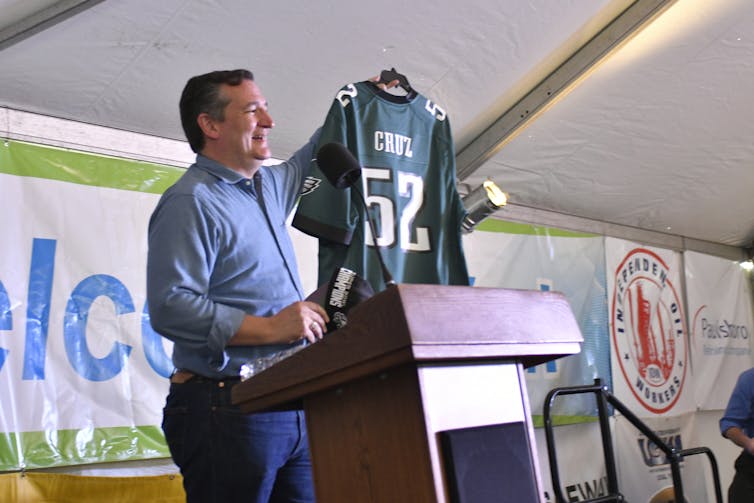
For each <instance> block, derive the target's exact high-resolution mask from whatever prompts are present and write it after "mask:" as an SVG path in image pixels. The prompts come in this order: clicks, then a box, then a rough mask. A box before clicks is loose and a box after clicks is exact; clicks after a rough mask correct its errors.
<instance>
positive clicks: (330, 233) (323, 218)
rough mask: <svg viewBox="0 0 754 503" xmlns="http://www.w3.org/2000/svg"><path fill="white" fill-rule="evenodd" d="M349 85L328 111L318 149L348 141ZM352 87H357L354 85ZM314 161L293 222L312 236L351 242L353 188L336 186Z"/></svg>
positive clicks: (352, 230)
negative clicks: (347, 108)
mask: <svg viewBox="0 0 754 503" xmlns="http://www.w3.org/2000/svg"><path fill="white" fill-rule="evenodd" d="M349 86H351V85H350V84H349ZM349 86H344V87H343V88H342V89H341V90H340V92H339V93H338V96H337V97H336V98H335V99H334V100H333V103H332V105H331V106H330V110H329V111H328V112H327V117H326V118H325V123H324V125H323V126H322V134H321V135H320V138H319V142H318V144H317V148H316V151H317V152H318V151H319V149H320V148H321V147H322V146H323V145H325V144H327V143H330V142H338V143H342V144H344V145H345V144H347V137H346V136H347V132H346V116H345V114H346V110H345V108H346V107H348V106H350V105H351V102H350V100H349V99H347V98H346V99H343V96H344V95H343V93H344V91H348V90H349ZM350 89H355V88H353V87H352V86H351V87H350ZM315 155H316V154H315ZM312 164H313V165H312V169H311V172H310V174H309V176H308V177H307V179H306V181H305V182H304V187H303V189H302V191H301V198H300V200H299V204H298V209H297V210H296V214H295V215H294V217H293V226H294V227H295V228H296V229H298V230H300V231H302V232H304V233H306V234H309V235H310V236H314V237H316V238H320V239H324V240H327V241H331V242H333V243H338V244H342V245H348V244H350V243H351V239H352V238H353V232H354V226H355V223H356V221H357V215H355V214H354V211H353V210H352V208H351V189H350V188H348V189H345V190H342V189H336V188H335V187H333V186H332V184H330V182H329V181H328V180H327V178H326V177H325V176H324V174H323V173H322V171H321V170H320V169H319V166H317V162H316V159H314V160H312Z"/></svg>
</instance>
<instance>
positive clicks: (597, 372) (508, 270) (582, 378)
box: [464, 220, 610, 416]
mask: <svg viewBox="0 0 754 503" xmlns="http://www.w3.org/2000/svg"><path fill="white" fill-rule="evenodd" d="M603 239H604V238H603V237H602V236H594V235H589V234H578V233H573V232H567V231H561V230H558V229H549V228H544V227H534V226H530V225H523V224H514V223H509V222H501V221H498V220H487V221H485V222H483V223H482V225H480V227H479V228H478V229H477V230H475V231H474V232H473V233H471V234H469V235H467V236H466V237H465V240H464V249H465V252H466V259H467V263H468V268H469V273H470V274H471V276H472V278H473V280H474V285H475V286H485V287H496V288H518V289H528V290H552V291H558V292H561V293H563V294H564V295H565V297H566V299H568V302H569V304H570V305H571V308H572V309H573V312H574V315H575V317H576V320H577V322H578V323H579V328H580V329H581V332H582V335H583V337H584V344H583V345H582V350H581V353H579V354H577V355H573V356H569V357H566V358H561V359H558V360H554V361H551V362H548V363H545V364H542V365H538V366H537V367H534V368H530V369H528V370H527V372H526V374H525V375H526V385H527V388H528V392H529V401H530V403H531V409H532V413H533V414H541V413H542V408H543V406H544V401H545V397H546V395H547V393H548V392H549V391H550V390H551V389H552V388H556V387H562V386H576V385H591V384H593V383H594V380H595V379H596V378H600V379H602V381H603V383H604V384H607V385H609V384H610V366H609V355H608V349H609V347H608V345H607V344H606V341H607V338H608V334H607V304H606V296H605V258H604V245H603ZM594 404H595V402H594V399H593V397H591V396H583V395H571V396H569V397H566V398H563V399H560V400H558V401H557V402H556V403H555V404H554V407H553V409H552V410H553V412H554V413H555V414H557V415H569V416H581V415H585V416H593V415H594V414H596V408H595V405H594Z"/></svg>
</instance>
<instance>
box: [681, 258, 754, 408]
mask: <svg viewBox="0 0 754 503" xmlns="http://www.w3.org/2000/svg"><path fill="white" fill-rule="evenodd" d="M684 259H685V266H686V294H687V297H688V310H689V320H690V326H691V349H692V352H691V355H692V365H693V367H692V368H693V372H694V399H695V402H696V405H697V407H699V408H700V409H702V410H715V409H724V408H725V407H726V405H727V404H728V398H729V397H730V392H731V391H732V390H733V387H734V386H735V384H736V380H737V379H738V375H739V374H740V373H741V372H743V371H744V370H746V369H749V368H751V362H752V359H751V336H752V334H754V320H753V319H752V309H751V288H750V282H749V278H748V275H747V273H746V272H745V271H744V270H743V269H741V267H740V266H739V265H738V262H734V261H731V260H725V259H721V258H718V257H712V256H709V255H703V254H701V253H694V252H686V253H685V254H684Z"/></svg>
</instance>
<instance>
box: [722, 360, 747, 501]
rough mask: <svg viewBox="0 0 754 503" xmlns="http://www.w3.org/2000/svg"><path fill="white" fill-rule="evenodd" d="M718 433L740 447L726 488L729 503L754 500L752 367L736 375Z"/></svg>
mask: <svg viewBox="0 0 754 503" xmlns="http://www.w3.org/2000/svg"><path fill="white" fill-rule="evenodd" d="M720 433H722V435H723V436H724V437H725V438H727V439H728V440H730V441H731V442H733V443H734V444H736V445H737V446H739V447H741V448H742V449H743V451H742V452H741V454H740V455H739V456H738V458H736V462H735V465H734V466H735V469H736V473H735V475H734V476H733V482H731V484H730V487H729V488H728V502H729V503H751V502H753V501H754V368H751V369H749V370H746V371H744V372H742V373H741V375H740V376H738V381H737V382H736V386H735V387H734V388H733V393H731V396H730V399H729V401H728V406H727V407H726V409H725V413H724V414H723V417H722V419H720Z"/></svg>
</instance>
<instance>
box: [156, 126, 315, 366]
mask: <svg viewBox="0 0 754 503" xmlns="http://www.w3.org/2000/svg"><path fill="white" fill-rule="evenodd" d="M318 136H319V132H317V133H315V134H314V136H312V138H311V139H310V140H309V143H307V144H306V145H305V146H304V147H302V148H301V149H300V150H299V151H298V152H296V153H295V154H294V155H293V157H291V159H289V160H288V161H287V162H285V163H283V164H279V165H276V166H263V167H262V168H261V169H260V170H259V172H258V173H259V174H260V175H261V179H262V186H263V199H264V205H265V207H266V211H267V213H268V215H269V222H271V224H272V225H270V223H268V220H267V218H266V217H265V214H264V210H263V209H262V207H261V206H260V204H259V201H258V198H257V193H256V190H255V187H254V185H255V184H254V181H253V180H251V179H247V178H244V177H243V176H241V175H240V174H238V173H236V172H235V171H233V170H231V169H229V168H226V167H224V166H223V165H221V164H219V163H217V162H215V161H213V160H211V159H208V158H206V157H204V156H202V155H198V156H197V159H196V163H195V164H193V165H191V167H189V169H188V170H187V171H186V173H184V174H183V176H182V177H181V178H180V179H179V180H178V181H177V182H176V183H175V184H174V185H173V186H172V187H170V188H169V189H168V190H167V191H165V193H164V194H163V195H162V197H161V199H160V201H159V203H158V204H157V207H156V208H155V210H154V212H153V213H152V217H151V219H150V221H149V252H148V258H147V301H148V305H149V316H150V320H151V323H152V327H153V328H154V330H155V331H156V332H157V333H159V334H160V335H162V336H164V337H166V338H168V339H170V340H171V341H173V342H174V347H173V364H174V365H175V367H176V368H179V369H185V370H190V371H192V372H194V373H197V374H200V375H203V376H205V377H211V378H224V377H234V376H238V375H239V371H240V368H241V365H243V364H244V363H246V362H249V361H252V360H254V359H256V358H259V357H265V356H269V355H271V354H273V353H275V352H278V351H281V350H284V349H288V348H290V347H291V346H289V345H264V346H227V343H228V340H229V339H230V338H231V337H233V335H234V334H235V333H236V331H238V329H239V327H240V326H241V321H242V320H243V318H244V315H245V314H250V315H253V316H272V315H274V314H276V313H278V312H279V311H280V310H282V309H283V308H285V307H286V306H288V305H290V304H292V303H294V302H296V301H299V300H302V299H303V292H302V288H301V284H300V280H299V274H298V270H297V266H296V259H295V255H294V251H293V245H292V243H291V240H290V237H289V235H288V231H287V228H286V224H285V221H286V217H287V216H288V215H289V214H290V212H291V211H292V210H293V208H294V206H295V204H296V200H297V198H298V196H299V194H300V192H301V187H302V185H303V182H304V179H305V178H306V175H307V174H308V172H309V169H310V166H311V159H312V157H313V150H314V146H315V145H316V142H317V139H318Z"/></svg>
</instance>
